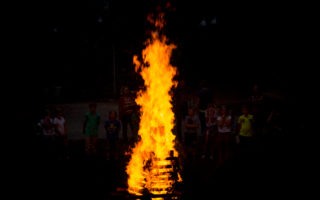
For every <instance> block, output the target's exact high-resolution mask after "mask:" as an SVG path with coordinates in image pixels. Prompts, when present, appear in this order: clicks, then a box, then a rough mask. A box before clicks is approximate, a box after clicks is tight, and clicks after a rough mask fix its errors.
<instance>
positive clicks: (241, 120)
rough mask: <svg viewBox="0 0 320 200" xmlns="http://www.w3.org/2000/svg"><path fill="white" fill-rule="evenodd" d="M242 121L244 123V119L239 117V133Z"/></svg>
mask: <svg viewBox="0 0 320 200" xmlns="http://www.w3.org/2000/svg"><path fill="white" fill-rule="evenodd" d="M242 123H243V119H241V118H240V117H239V119H238V133H240V130H241V126H242Z"/></svg>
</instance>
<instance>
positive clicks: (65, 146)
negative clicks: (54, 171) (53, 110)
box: [63, 136, 69, 159]
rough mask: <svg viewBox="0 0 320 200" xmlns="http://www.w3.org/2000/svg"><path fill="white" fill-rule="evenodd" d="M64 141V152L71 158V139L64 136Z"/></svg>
mask: <svg viewBox="0 0 320 200" xmlns="http://www.w3.org/2000/svg"><path fill="white" fill-rule="evenodd" d="M63 143H64V154H65V156H66V159H69V140H68V138H67V136H64V137H63Z"/></svg>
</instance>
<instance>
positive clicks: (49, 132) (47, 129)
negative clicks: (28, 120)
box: [38, 110, 55, 138]
mask: <svg viewBox="0 0 320 200" xmlns="http://www.w3.org/2000/svg"><path fill="white" fill-rule="evenodd" d="M52 122H53V121H52V118H51V112H50V111H49V110H46V111H45V116H44V118H43V119H42V120H40V122H39V123H38V125H39V127H40V128H41V130H42V135H43V136H44V137H46V138H52V137H53V136H54V135H55V132H54V125H53V123H52Z"/></svg>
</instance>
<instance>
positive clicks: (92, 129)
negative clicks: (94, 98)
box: [83, 103, 100, 155]
mask: <svg viewBox="0 0 320 200" xmlns="http://www.w3.org/2000/svg"><path fill="white" fill-rule="evenodd" d="M96 108H97V104H94V103H92V104H89V109H90V111H89V112H87V113H86V116H85V121H84V123H83V133H84V134H85V136H86V154H87V155H90V154H91V153H93V154H95V153H96V143H97V137H98V127H99V124H100V115H99V114H98V113H96Z"/></svg>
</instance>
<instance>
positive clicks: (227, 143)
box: [224, 133, 232, 160]
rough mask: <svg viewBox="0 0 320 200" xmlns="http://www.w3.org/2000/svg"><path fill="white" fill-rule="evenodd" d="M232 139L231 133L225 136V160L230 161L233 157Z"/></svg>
mask: <svg viewBox="0 0 320 200" xmlns="http://www.w3.org/2000/svg"><path fill="white" fill-rule="evenodd" d="M231 139H232V135H231V133H228V134H226V135H225V157H224V160H227V159H229V158H230V156H231Z"/></svg>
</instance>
